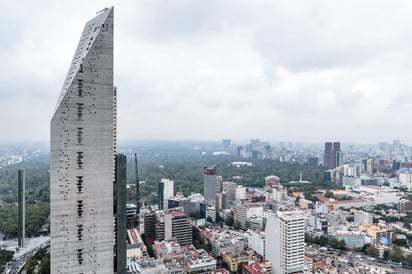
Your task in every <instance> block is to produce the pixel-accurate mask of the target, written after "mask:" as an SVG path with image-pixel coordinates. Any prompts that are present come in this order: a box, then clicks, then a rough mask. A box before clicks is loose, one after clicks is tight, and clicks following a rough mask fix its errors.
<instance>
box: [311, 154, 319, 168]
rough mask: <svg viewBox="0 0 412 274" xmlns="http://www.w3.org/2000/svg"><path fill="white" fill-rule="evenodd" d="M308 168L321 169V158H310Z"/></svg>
mask: <svg viewBox="0 0 412 274" xmlns="http://www.w3.org/2000/svg"><path fill="white" fill-rule="evenodd" d="M308 166H310V167H319V158H318V157H315V156H311V157H308Z"/></svg>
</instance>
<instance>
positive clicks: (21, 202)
mask: <svg viewBox="0 0 412 274" xmlns="http://www.w3.org/2000/svg"><path fill="white" fill-rule="evenodd" d="M18 180H19V185H18V189H17V191H18V192H17V202H18V218H19V219H18V224H17V225H18V228H17V238H18V246H19V247H23V245H24V237H25V236H26V233H25V218H26V214H25V206H26V202H25V198H26V195H25V191H24V190H25V185H26V180H25V174H24V170H23V169H19V171H18Z"/></svg>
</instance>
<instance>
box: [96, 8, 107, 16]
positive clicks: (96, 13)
mask: <svg viewBox="0 0 412 274" xmlns="http://www.w3.org/2000/svg"><path fill="white" fill-rule="evenodd" d="M106 10H107V7H106V8H104V9H102V10H101V11H98V12H96V14H99V13H102V12H104V11H106Z"/></svg>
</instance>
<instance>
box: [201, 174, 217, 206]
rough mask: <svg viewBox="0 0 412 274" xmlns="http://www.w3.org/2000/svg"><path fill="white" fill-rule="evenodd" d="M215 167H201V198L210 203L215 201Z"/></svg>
mask: <svg viewBox="0 0 412 274" xmlns="http://www.w3.org/2000/svg"><path fill="white" fill-rule="evenodd" d="M216 174H217V170H216V167H215V166H214V167H203V196H204V197H205V200H207V201H211V200H215V199H216V182H217V175H216Z"/></svg>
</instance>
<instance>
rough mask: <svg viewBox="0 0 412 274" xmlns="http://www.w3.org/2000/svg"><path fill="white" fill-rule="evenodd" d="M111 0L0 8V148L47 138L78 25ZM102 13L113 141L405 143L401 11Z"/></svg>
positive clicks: (160, 8) (171, 8)
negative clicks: (111, 84) (106, 20)
mask: <svg viewBox="0 0 412 274" xmlns="http://www.w3.org/2000/svg"><path fill="white" fill-rule="evenodd" d="M113 2H114V1H109V0H107V1H97V0H94V1H88V2H85V1H70V2H68V1H65V2H61V1H58V2H57V1H52V0H44V1H35V2H33V1H20V2H16V3H11V2H10V3H8V4H7V5H4V7H2V8H3V13H2V14H3V16H2V17H1V18H0V25H1V26H2V27H0V29H1V34H2V35H1V36H0V37H1V38H0V49H1V51H0V58H1V59H2V62H1V63H0V73H1V74H2V81H1V83H0V95H1V98H2V100H1V101H0V117H1V118H0V122H1V123H2V134H1V139H2V140H14V139H16V140H17V139H19V140H31V139H33V138H35V139H36V140H41V139H43V140H47V139H48V136H49V132H48V126H49V120H50V118H51V115H52V111H53V109H54V105H55V103H56V101H57V96H58V94H59V92H60V89H61V86H62V84H63V80H64V77H65V75H66V72H67V69H68V67H69V64H70V61H71V58H72V56H73V54H74V50H75V47H76V45H77V42H78V38H79V36H80V33H81V31H82V28H83V25H84V24H85V22H86V21H87V20H89V19H90V18H91V17H93V16H94V14H95V12H96V11H98V10H100V9H101V8H103V7H104V6H111V5H113ZM115 4H116V5H115V26H116V29H115V30H116V34H115V39H116V40H115V43H116V44H115V82H116V85H117V86H118V89H119V137H120V138H121V139H152V138H153V139H202V140H218V139H220V138H222V137H223V136H225V137H232V138H233V139H234V140H235V141H236V140H242V141H245V140H247V139H249V138H250V137H252V136H257V137H259V138H260V139H266V140H269V141H276V140H290V141H312V142H313V141H315V142H316V141H323V140H326V139H328V140H329V139H334V140H335V139H336V140H342V141H343V142H344V141H358V142H377V141H379V140H391V139H401V140H402V141H404V142H412V139H411V138H410V136H411V135H412V134H411V132H410V130H409V129H407V128H406V127H405V125H404V123H405V122H404V121H405V119H407V118H408V117H409V116H410V114H411V113H410V112H411V111H410V105H411V102H412V101H411V99H412V98H411V97H410V95H409V93H410V91H409V87H410V86H411V84H412V83H411V82H412V80H410V79H412V77H411V76H412V75H411V74H412V73H411V72H410V64H409V62H408V60H410V59H411V56H412V50H411V49H410V46H409V45H410V44H411V42H412V39H411V38H412V37H411V33H410V30H409V25H410V24H411V23H412V22H411V21H412V19H411V18H410V13H411V11H412V4H411V3H409V1H394V2H393V1H392V2H391V3H389V2H382V1H381V2H376V1H363V2H359V1H344V2H338V1H327V2H325V1H320V0H318V1H311V2H308V1H303V0H302V1H297V2H294V3H291V2H281V1H266V0H259V1H246V0H240V1H234V0H233V1H189V0H179V1H171V0H159V1H151V0H150V1H149V0H143V1H126V0H125V1H121V2H119V3H115ZM17 125H24V126H25V128H24V130H23V129H22V128H21V127H19V126H17ZM23 131H25V132H27V131H30V132H32V134H26V133H22V132H23Z"/></svg>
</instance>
